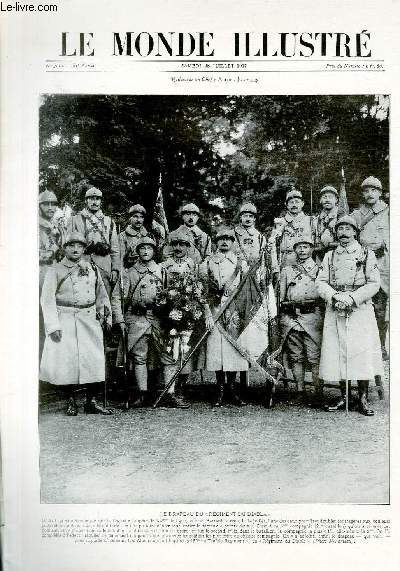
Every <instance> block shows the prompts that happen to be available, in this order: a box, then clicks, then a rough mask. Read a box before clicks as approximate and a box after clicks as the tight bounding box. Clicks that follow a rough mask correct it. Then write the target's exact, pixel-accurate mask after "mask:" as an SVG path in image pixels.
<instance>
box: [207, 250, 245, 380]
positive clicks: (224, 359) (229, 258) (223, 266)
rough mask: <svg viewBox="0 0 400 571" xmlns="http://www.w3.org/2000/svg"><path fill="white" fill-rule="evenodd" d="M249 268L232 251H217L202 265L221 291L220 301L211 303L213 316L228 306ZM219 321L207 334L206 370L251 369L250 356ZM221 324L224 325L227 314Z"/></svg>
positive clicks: (210, 279)
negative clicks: (231, 296) (221, 328)
mask: <svg viewBox="0 0 400 571" xmlns="http://www.w3.org/2000/svg"><path fill="white" fill-rule="evenodd" d="M247 270H248V265H247V263H246V262H245V261H244V260H238V257H237V256H236V254H234V253H233V252H232V251H230V252H228V253H227V254H225V253H222V252H216V253H215V254H214V255H213V256H211V257H210V258H208V259H207V260H205V261H204V262H203V263H202V264H200V267H199V273H200V275H202V276H203V277H204V278H205V279H206V280H207V281H208V282H209V284H211V283H213V284H214V285H215V287H216V288H217V290H218V291H219V292H221V293H220V295H219V297H218V301H216V302H214V303H213V302H210V309H211V313H212V314H213V315H215V314H216V312H217V311H218V310H219V309H220V307H222V306H223V305H224V303H225V302H226V301H227V299H228V297H229V296H230V295H231V294H232V293H233V292H234V291H235V289H236V288H237V287H238V285H239V283H240V280H241V279H242V278H243V276H244V274H245V273H246V272H247ZM218 323H219V321H218V322H217V323H216V324H215V326H214V328H213V330H212V331H211V333H210V334H209V335H208V337H207V341H206V350H205V369H206V370H207V371H247V370H248V368H249V363H248V361H247V359H245V358H244V357H242V355H241V354H240V353H239V352H238V351H237V349H235V347H233V345H232V344H231V343H230V342H229V341H228V340H227V339H225V337H224V336H223V334H222V333H221V332H220V331H219V328H218ZM221 326H222V327H224V324H223V317H221Z"/></svg>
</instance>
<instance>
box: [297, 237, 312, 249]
mask: <svg viewBox="0 0 400 571" xmlns="http://www.w3.org/2000/svg"><path fill="white" fill-rule="evenodd" d="M299 244H309V245H310V246H312V247H314V242H313V239H312V237H311V236H306V235H305V236H299V237H298V238H296V239H295V240H294V242H293V249H295V248H296V246H298V245H299Z"/></svg>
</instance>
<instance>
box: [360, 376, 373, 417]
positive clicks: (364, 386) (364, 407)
mask: <svg viewBox="0 0 400 571" xmlns="http://www.w3.org/2000/svg"><path fill="white" fill-rule="evenodd" d="M357 384H358V396H359V409H358V410H359V411H360V412H361V414H363V415H364V416H374V411H373V410H372V409H371V408H370V407H369V405H368V397H367V394H368V385H369V381H357Z"/></svg>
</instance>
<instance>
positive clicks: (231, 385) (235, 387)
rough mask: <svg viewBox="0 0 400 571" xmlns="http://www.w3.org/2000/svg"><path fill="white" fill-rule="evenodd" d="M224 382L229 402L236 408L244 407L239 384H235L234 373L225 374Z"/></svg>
mask: <svg viewBox="0 0 400 571" xmlns="http://www.w3.org/2000/svg"><path fill="white" fill-rule="evenodd" d="M226 381H227V390H228V395H229V400H230V402H231V403H232V404H234V405H236V406H246V403H245V402H244V400H242V398H241V395H240V383H237V382H236V373H235V372H234V371H228V372H227V373H226Z"/></svg>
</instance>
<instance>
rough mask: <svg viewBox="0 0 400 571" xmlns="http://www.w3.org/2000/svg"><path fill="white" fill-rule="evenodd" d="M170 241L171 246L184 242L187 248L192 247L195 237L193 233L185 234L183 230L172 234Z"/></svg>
mask: <svg viewBox="0 0 400 571" xmlns="http://www.w3.org/2000/svg"><path fill="white" fill-rule="evenodd" d="M168 241H169V243H170V244H174V243H176V242H184V243H185V244H186V245H187V246H191V245H192V244H193V237H192V233H191V232H185V231H184V230H183V229H182V230H179V229H178V230H174V231H173V232H171V233H170V235H169V237H168Z"/></svg>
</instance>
